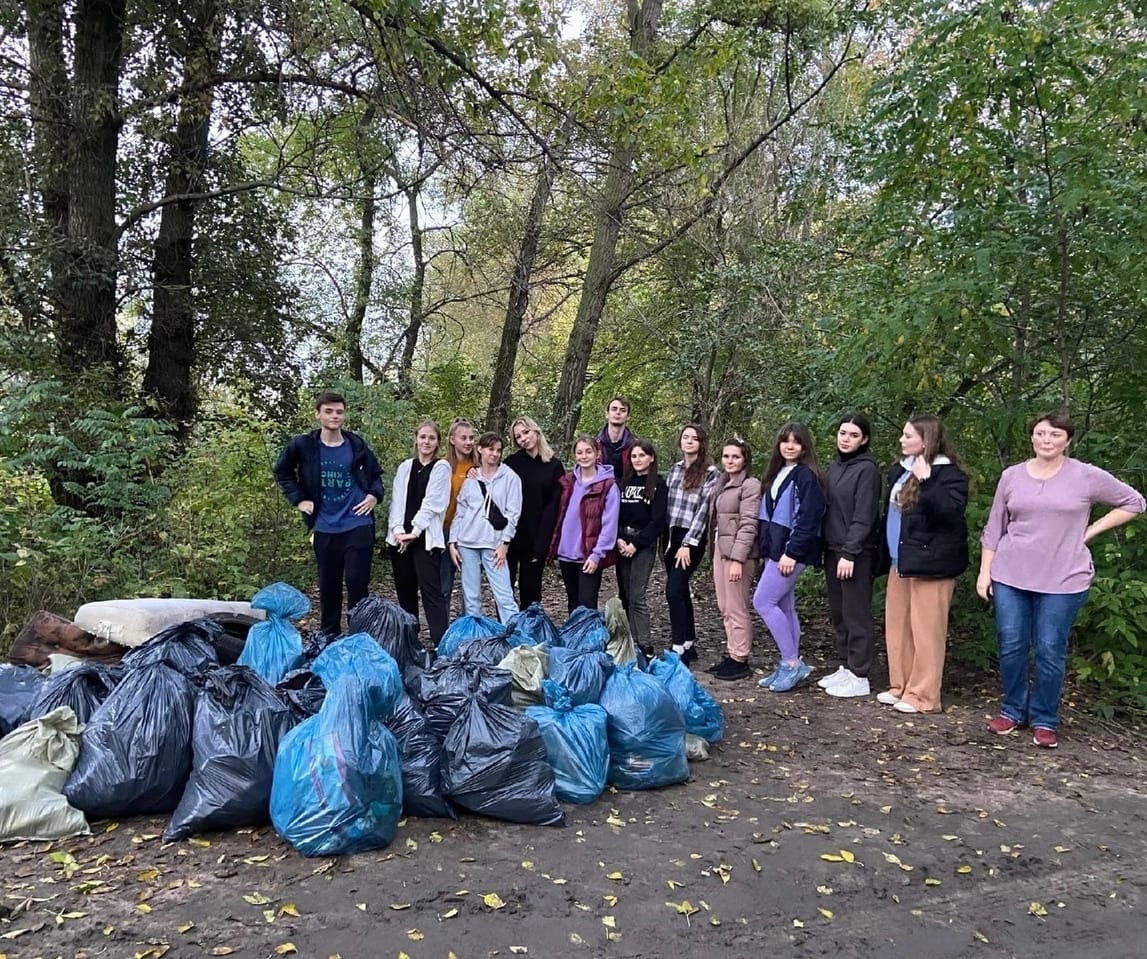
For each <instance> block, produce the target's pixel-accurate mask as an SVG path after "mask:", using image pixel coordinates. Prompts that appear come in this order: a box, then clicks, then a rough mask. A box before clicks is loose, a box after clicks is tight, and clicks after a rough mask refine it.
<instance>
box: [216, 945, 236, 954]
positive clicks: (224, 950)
mask: <svg viewBox="0 0 1147 959" xmlns="http://www.w3.org/2000/svg"><path fill="white" fill-rule="evenodd" d="M234 951H235V950H234V949H232V948H231V947H230V946H216V947H215V948H214V949H212V950H211V955H213V956H229V955H231V953H233V952H234Z"/></svg>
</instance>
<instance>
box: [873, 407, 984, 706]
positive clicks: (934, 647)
mask: <svg viewBox="0 0 1147 959" xmlns="http://www.w3.org/2000/svg"><path fill="white" fill-rule="evenodd" d="M900 452H901V453H902V454H903V459H901V460H900V462H899V463H897V464H896V465H895V466H893V467H892V469H890V470H889V471H888V485H889V487H890V488H891V493H890V495H889V497H888V512H887V514H886V519H885V523H884V529H885V538H886V543H887V546H888V556H889V559H890V562H891V569H890V570H889V572H888V595H887V597H886V599H885V603H884V641H885V643H886V644H887V646H888V689H887V690H886V691H885V692H883V693H880V694H879V695H878V696H877V697H876V698H877V699H878V700H879V701H880V702H882V703H885V704H886V705H890V706H892V707H893V708H894V709H896V710H898V711H899V712H902V713H928V712H937V711H939V709H940V686H941V684H942V683H943V679H944V653H945V647H946V646H947V642H948V610H949V609H950V607H951V605H952V594H953V593H954V592H955V589H956V577H958V576H959V575H960V574H961V573H962V572H964V570H965V569H967V568H968V525H967V523H966V522H965V521H964V513H965V510H966V509H967V506H968V474H967V473H966V472H964V468H963V466H962V465H961V464H960V459H959V457H958V456H957V455H956V449H955V447H953V446H952V444H951V442H950V441H949V440H948V437H947V435H946V434H945V433H944V424H943V423H942V422H940V418H939V417H938V416H930V415H923V416H913V417H912V418H911V419H910V420H909V421H908V422H907V423H905V424H904V430H903V431H902V432H901V434H900Z"/></svg>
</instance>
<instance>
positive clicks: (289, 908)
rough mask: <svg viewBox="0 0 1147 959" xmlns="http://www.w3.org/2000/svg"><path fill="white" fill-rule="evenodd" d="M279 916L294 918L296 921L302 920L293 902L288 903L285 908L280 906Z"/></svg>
mask: <svg viewBox="0 0 1147 959" xmlns="http://www.w3.org/2000/svg"><path fill="white" fill-rule="evenodd" d="M279 915H280V916H294V917H295V918H296V919H301V918H302V917H301V916H300V915H299V907H298V906H296V905H295V904H294V903H293V902H288V903H287V904H286V905H285V906H280V907H279Z"/></svg>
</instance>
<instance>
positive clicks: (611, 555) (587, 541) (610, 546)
mask: <svg viewBox="0 0 1147 959" xmlns="http://www.w3.org/2000/svg"><path fill="white" fill-rule="evenodd" d="M597 457H598V449H597V443H596V441H595V440H594V438H593V437H592V436H588V435H582V436H579V437H578V438H577V441H576V442H575V443H574V463H575V464H576V465H575V466H574V468H573V469H572V470H570V471H569V472H568V473H566V475H565V476H563V477H562V481H561V485H562V494H561V503H560V505H559V506H558V522H557V526H556V527H555V529H554V538H553V544H552V545H551V547H550V556H551V558H556V559H557V561H558V566H559V567H560V569H561V572H562V582H563V583H565V587H566V603H567V606H568V609H569V611H570V612H571V613H572V612H573V611H574V610H575V609H576V608H577V607H578V606H586V607H588V608H590V609H597V597H598V593H599V592H600V590H601V571H602V570H603V569H605V567H606V566H612V565H613V564H614V562H616V560H617V553H616V551H615V550H614V545H615V544H616V543H617V516H618V512H619V511H620V507H621V494H620V493H619V492H618V491H617V483H616V482H615V481H614V478H613V467H612V466H598V465H597Z"/></svg>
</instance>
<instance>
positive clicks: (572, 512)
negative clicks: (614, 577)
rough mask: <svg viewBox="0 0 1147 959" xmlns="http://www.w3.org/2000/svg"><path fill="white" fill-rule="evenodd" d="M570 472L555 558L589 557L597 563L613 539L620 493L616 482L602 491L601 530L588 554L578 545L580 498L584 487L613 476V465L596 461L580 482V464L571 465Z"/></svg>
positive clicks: (575, 559)
mask: <svg viewBox="0 0 1147 959" xmlns="http://www.w3.org/2000/svg"><path fill="white" fill-rule="evenodd" d="M572 472H573V477H574V483H573V489H572V490H571V491H570V501H569V506H567V507H566V513H565V516H564V518H563V519H562V531H561V536H560V537H559V539H558V559H562V560H565V561H566V562H576V563H580V562H582V561H584V560H586V559H590V558H592V559H593V561H594V562H595V563H598V564H600V563H601V561H602V560H603V559H604V558H605V554H606V553H608V552H609V551H610V550H611V549H613V546H614V544H615V543H616V542H617V516H618V513H620V511H621V494H620V493H619V492H618V491H617V484H616V483H615V484H614V485H612V486H610V488H609V491H608V492H607V493H606V496H605V507H604V508H603V510H602V514H601V533H600V534H599V536H598V537H597V542H596V543H594V546H593V551H592V552H591V553H590V555H589V556H586V555H585V549H584V548H583V547H582V530H581V501H582V497H584V496H585V492H586V490H587V489H589V487H591V486H592V485H593V484H594V483H599V482H601V481H602V480H603V479H612V478H613V467H612V466H600V465H599V466H598V467H597V471H596V473H595V474H594V478H593V479H592V480H590V481H589V482H588V483H584V482H582V478H581V469H580V467H577V466H575V467H574V468H573V471H572Z"/></svg>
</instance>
